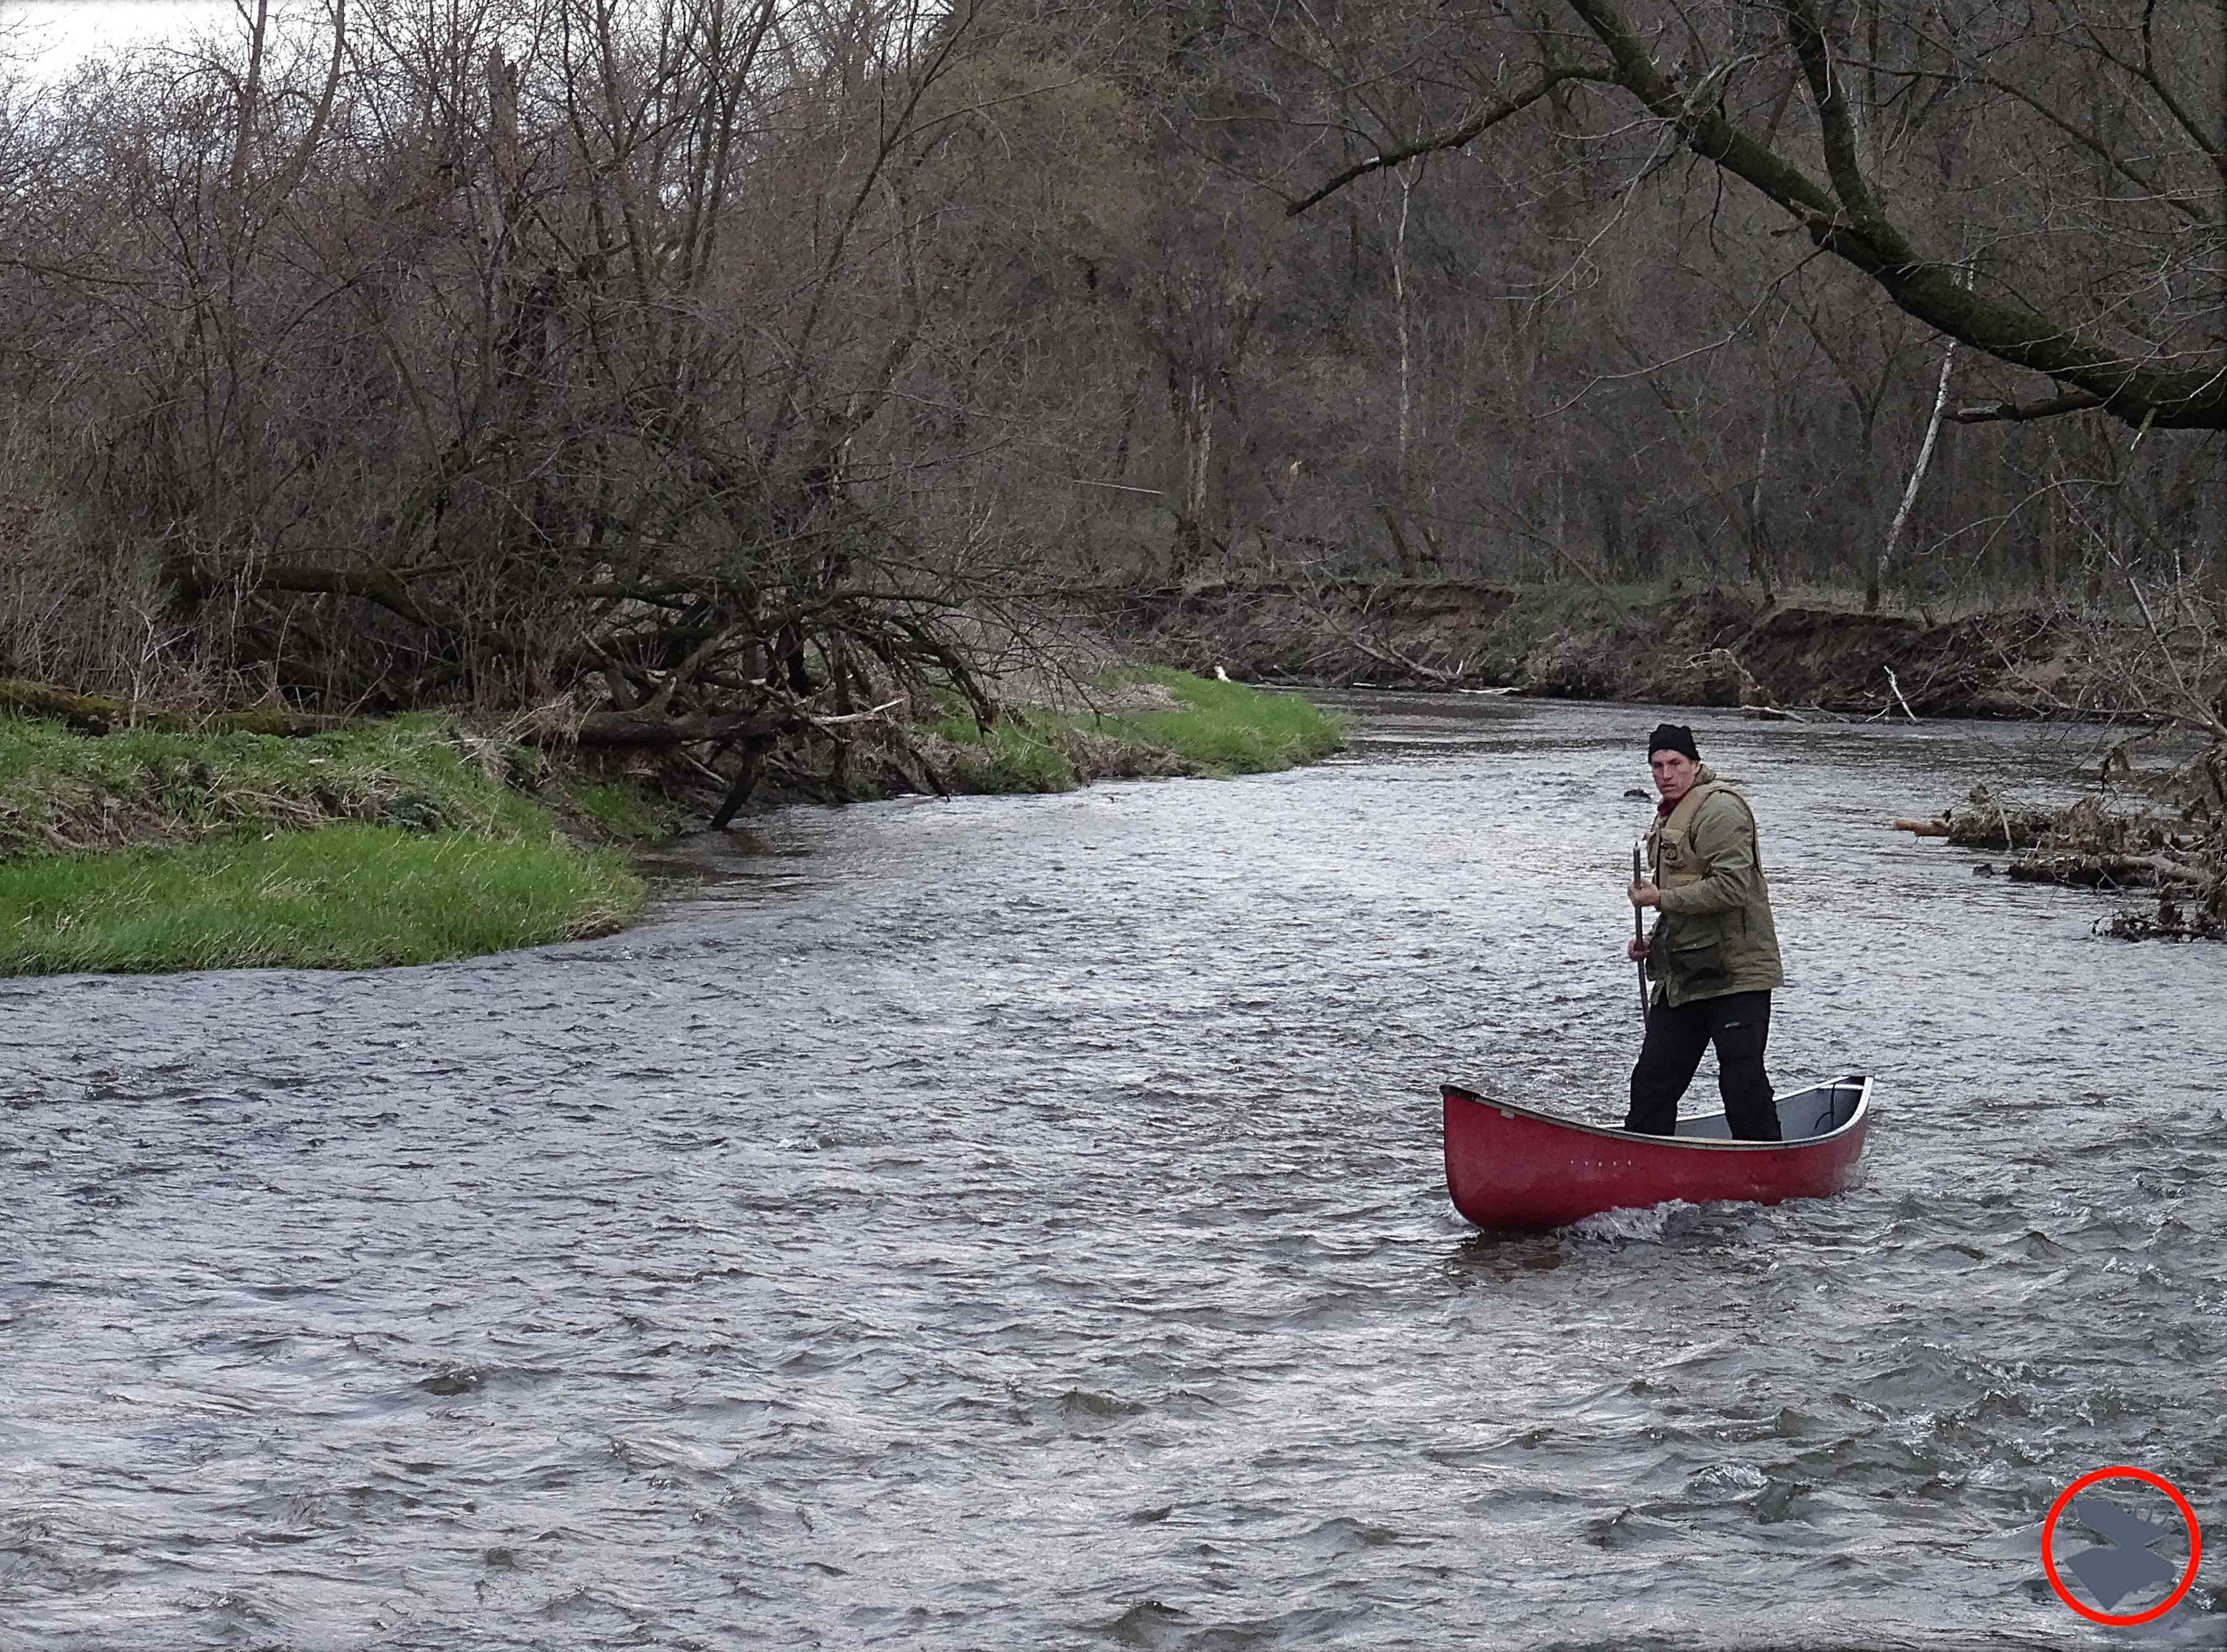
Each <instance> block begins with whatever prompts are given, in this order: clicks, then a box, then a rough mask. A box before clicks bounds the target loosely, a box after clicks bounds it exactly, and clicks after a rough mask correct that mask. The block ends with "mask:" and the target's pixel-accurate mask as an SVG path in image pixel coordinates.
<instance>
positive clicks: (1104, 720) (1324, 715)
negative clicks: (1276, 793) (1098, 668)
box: [934, 666, 1345, 793]
mask: <svg viewBox="0 0 2227 1652" xmlns="http://www.w3.org/2000/svg"><path fill="white" fill-rule="evenodd" d="M1139 683H1149V684H1156V685H1157V686H1159V687H1161V688H1165V689H1167V690H1168V692H1169V693H1170V694H1171V695H1172V696H1174V698H1175V699H1176V701H1177V703H1178V709H1175V710H1171V711H1126V712H1104V713H1101V714H1091V713H1087V712H1086V713H1075V712H1047V711H1042V710H1037V709H1024V710H1016V711H1013V712H1008V713H1007V715H1006V716H1005V717H1003V718H1001V719H1000V720H999V721H998V723H997V724H996V725H995V726H994V727H992V728H989V729H988V730H983V729H981V728H976V727H975V722H974V720H973V719H972V718H971V717H970V716H968V715H967V713H966V712H964V711H962V710H960V709H959V708H958V707H957V705H956V704H955V705H954V706H953V708H952V710H951V711H950V712H949V713H948V714H947V715H946V716H945V717H944V718H943V719H942V720H941V721H940V722H938V723H937V724H936V725H935V727H934V733H935V734H936V735H938V736H941V738H942V740H943V742H944V743H945V745H947V746H948V747H949V748H950V773H949V775H948V776H947V781H948V783H949V784H950V785H952V787H953V789H955V790H958V791H962V792H982V793H1011V792H1065V791H1071V790H1073V788H1074V787H1075V786H1077V785H1081V784H1082V783H1083V782H1084V781H1085V780H1088V779H1094V778H1100V777H1137V776H1154V777H1162V776H1173V775H1218V776H1219V775H1233V774H1258V773H1261V772H1264V771H1266V770H1268V769H1289V768H1292V767H1294V766H1295V765H1297V764H1301V763H1310V762H1315V761H1319V760H1320V759H1322V758H1324V757H1327V756H1328V755H1329V754H1330V753H1333V752H1335V751H1337V750H1339V749H1340V748H1341V747H1342V746H1343V745H1344V744H1345V733H1344V729H1343V728H1342V725H1341V724H1340V722H1339V720H1337V718H1335V717H1334V716H1333V715H1331V714H1330V713H1329V712H1324V711H1323V710H1321V709H1320V708H1319V707H1317V706H1316V705H1314V704H1310V703H1309V702H1308V701H1307V700H1305V699H1302V698H1301V696H1298V695H1295V694H1278V693H1273V692H1270V691H1268V690H1267V689H1262V688H1251V687H1248V686H1247V685H1245V684H1244V683H1230V682H1219V681H1210V680H1207V679H1205V678H1201V677H1194V676H1192V675H1190V674H1189V673H1188V672H1186V671H1168V670H1164V669H1162V668H1160V667H1156V666H1129V667H1124V668H1122V670H1121V671H1116V672H1112V673H1109V674H1108V675H1107V676H1106V677H1105V679H1103V680H1101V681H1100V682H1099V684H1098V687H1099V688H1101V689H1104V690H1105V691H1106V692H1107V693H1108V694H1109V695H1110V694H1113V693H1115V692H1117V691H1118V690H1120V689H1122V688H1127V687H1130V686H1132V685H1135V684H1139Z"/></svg>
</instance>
